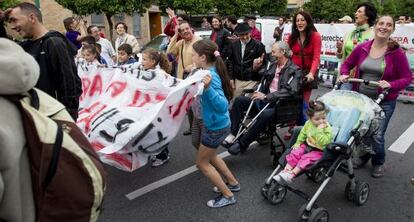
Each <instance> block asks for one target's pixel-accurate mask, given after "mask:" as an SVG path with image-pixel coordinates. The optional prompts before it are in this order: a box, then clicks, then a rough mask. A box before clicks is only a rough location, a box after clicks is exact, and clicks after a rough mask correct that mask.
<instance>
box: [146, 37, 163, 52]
mask: <svg viewBox="0 0 414 222" xmlns="http://www.w3.org/2000/svg"><path fill="white" fill-rule="evenodd" d="M165 38H167V36H166V35H158V36H155V37H154V38H153V39H152V40H151V41H149V42H148V43H147V44H145V45H144V46H142V49H141V51H144V50H145V49H148V48H153V49H156V50H159V49H160V45H161V43H162V41H163V40H164V39H165Z"/></svg>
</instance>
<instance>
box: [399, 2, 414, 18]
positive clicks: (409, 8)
mask: <svg viewBox="0 0 414 222" xmlns="http://www.w3.org/2000/svg"><path fill="white" fill-rule="evenodd" d="M396 3H397V16H400V15H408V16H411V18H414V10H413V9H414V0H398V1H396Z"/></svg>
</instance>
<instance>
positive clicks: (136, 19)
mask: <svg viewBox="0 0 414 222" xmlns="http://www.w3.org/2000/svg"><path fill="white" fill-rule="evenodd" d="M132 20H133V21H132V23H133V25H134V27H133V32H132V34H133V35H134V36H135V37H136V38H139V37H140V36H141V15H140V14H139V13H134V15H133V17H132Z"/></svg>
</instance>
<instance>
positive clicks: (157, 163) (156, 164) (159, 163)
mask: <svg viewBox="0 0 414 222" xmlns="http://www.w3.org/2000/svg"><path fill="white" fill-rule="evenodd" d="M168 160H170V156H167V158H166V159H164V160H162V159H158V158H155V159H154V161H152V164H151V166H152V167H159V166H162V165H164V164H165V163H167V162H168Z"/></svg>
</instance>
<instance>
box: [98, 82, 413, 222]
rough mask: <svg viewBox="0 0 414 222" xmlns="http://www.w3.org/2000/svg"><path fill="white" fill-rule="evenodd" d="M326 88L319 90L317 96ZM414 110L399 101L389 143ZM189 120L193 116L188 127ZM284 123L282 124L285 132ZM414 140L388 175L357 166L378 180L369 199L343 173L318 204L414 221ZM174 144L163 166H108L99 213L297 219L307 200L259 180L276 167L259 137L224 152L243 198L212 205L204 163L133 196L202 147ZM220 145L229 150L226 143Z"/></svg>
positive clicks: (303, 185)
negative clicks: (349, 186)
mask: <svg viewBox="0 0 414 222" xmlns="http://www.w3.org/2000/svg"><path fill="white" fill-rule="evenodd" d="M326 91H327V90H326V89H319V90H316V91H315V92H314V93H313V94H314V95H313V96H315V95H317V94H322V93H324V92H326ZM413 112H414V105H411V104H403V103H400V102H399V103H398V105H397V108H396V110H395V113H394V116H393V118H392V119H391V122H390V124H389V128H388V131H387V133H386V147H389V146H390V145H391V144H393V143H394V141H395V140H397V139H398V138H399V137H400V135H401V134H402V133H403V132H405V131H406V130H407V128H408V127H410V125H411V124H413V122H414V118H413ZM186 127H187V124H185V125H184V126H183V128H182V131H184V129H185V128H186ZM284 131H285V130H284V129H282V130H280V133H281V135H283V133H284ZM412 136H414V135H412ZM413 146H414V145H413V144H411V145H410V147H409V149H408V150H407V151H406V152H405V153H404V154H399V153H395V152H391V151H388V152H387V163H386V175H385V177H383V178H380V179H374V178H372V177H371V176H370V172H371V165H367V166H366V167H364V168H362V169H359V170H357V171H356V177H357V179H358V180H361V181H366V182H368V183H369V185H370V188H371V193H370V196H369V199H368V202H367V203H366V204H365V205H364V206H356V205H355V204H354V203H352V202H349V201H347V200H346V199H345V196H344V190H345V185H346V182H347V177H346V176H345V175H344V174H341V173H336V174H335V176H334V177H333V179H332V180H331V181H330V183H329V184H328V186H327V187H326V189H325V190H324V191H323V193H322V194H321V196H320V197H319V199H318V200H317V203H318V204H319V206H322V207H325V208H326V209H327V210H328V211H329V214H330V221H339V222H348V221H349V222H357V221H364V222H365V221H376V222H380V221H384V222H388V221H402V222H405V221H407V222H410V221H414V210H413V209H414V201H413V199H414V186H413V185H411V183H410V179H411V177H413V176H414V170H413V168H414V149H413ZM170 147H171V148H170V151H171V159H170V161H169V162H168V163H167V164H166V165H164V166H161V167H159V168H151V167H150V166H149V165H147V166H145V167H143V168H140V169H138V170H137V171H135V172H133V173H128V172H123V171H120V170H117V169H115V168H113V167H110V166H105V168H106V170H107V172H108V185H107V190H106V197H105V203H104V211H103V213H102V215H101V217H100V219H99V221H102V222H103V221H111V222H113V221H226V222H229V221H277V222H278V221H289V222H290V221H297V217H298V210H299V208H300V207H301V206H302V204H304V203H305V201H304V200H303V199H301V198H299V197H298V196H296V195H294V194H292V193H288V194H287V196H286V198H285V200H284V202H282V203H281V204H279V205H271V204H270V203H269V202H268V201H267V200H265V199H264V198H263V197H262V195H261V194H260V188H261V186H262V184H263V182H264V180H265V178H267V177H268V176H269V174H270V173H271V171H272V169H271V164H270V158H269V148H268V146H260V145H258V144H257V145H255V146H253V147H252V148H251V149H249V151H248V152H246V153H244V154H242V155H239V156H229V157H226V158H225V161H226V163H227V164H228V166H229V168H230V169H231V170H232V171H233V173H234V174H235V175H236V177H237V179H238V180H239V182H240V184H241V191H240V192H239V193H236V198H237V204H236V205H232V206H228V207H225V208H221V209H210V208H208V207H207V206H206V202H207V201H208V200H210V199H212V198H214V197H215V196H216V194H215V193H213V191H212V185H211V183H210V182H209V181H208V180H207V179H206V178H205V177H204V176H203V175H202V174H201V172H199V171H196V172H194V173H191V174H189V175H187V176H184V177H183V178H181V179H178V180H176V181H174V182H172V183H169V184H167V185H165V186H162V187H160V188H158V189H156V190H153V191H151V192H148V193H146V194H144V195H142V196H140V197H138V198H135V199H133V200H129V199H128V198H127V197H126V194H129V193H131V192H133V191H135V190H137V189H140V188H142V187H144V186H147V185H148V184H151V183H154V182H156V181H159V180H161V179H163V178H165V177H168V176H170V175H173V174H175V173H177V172H180V171H182V170H184V169H186V168H188V167H191V166H193V165H194V160H195V153H196V151H195V149H194V148H193V147H192V145H191V137H190V136H183V135H182V133H180V134H178V136H177V137H176V138H175V139H174V141H172V143H171V146H170ZM218 151H219V153H220V152H224V151H225V149H224V148H220V149H219V150H218ZM294 187H296V188H300V189H302V190H303V191H305V192H307V193H309V194H313V193H314V192H315V191H316V189H317V188H318V185H317V184H315V183H314V182H311V181H310V180H308V179H307V178H306V176H302V177H300V178H298V179H297V180H296V181H295V184H294Z"/></svg>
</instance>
